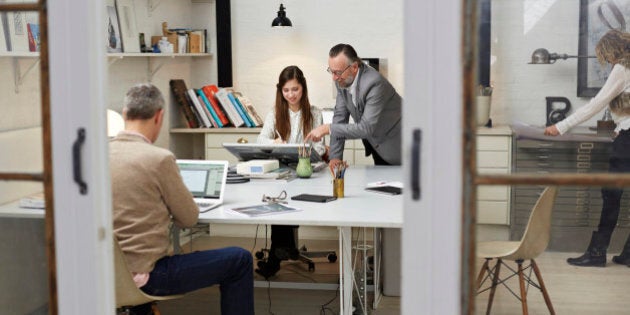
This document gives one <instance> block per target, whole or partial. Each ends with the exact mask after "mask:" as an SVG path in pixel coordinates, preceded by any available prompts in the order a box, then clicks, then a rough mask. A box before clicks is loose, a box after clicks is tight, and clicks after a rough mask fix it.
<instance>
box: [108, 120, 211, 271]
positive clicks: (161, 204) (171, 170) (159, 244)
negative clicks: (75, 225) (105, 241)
mask: <svg viewBox="0 0 630 315" xmlns="http://www.w3.org/2000/svg"><path fill="white" fill-rule="evenodd" d="M109 152H110V161H109V163H110V172H111V180H112V204H113V211H114V213H113V218H114V234H115V235H116V237H117V239H118V242H119V243H120V246H121V248H122V250H123V252H124V254H125V258H126V260H127V264H128V266H129V269H130V270H131V271H132V272H136V273H148V272H150V271H151V270H153V267H154V265H155V262H156V261H157V260H158V259H160V258H162V257H164V256H166V255H167V252H168V246H169V234H168V232H169V231H168V229H169V224H170V222H171V220H173V222H174V223H175V224H176V225H177V226H180V227H189V226H192V225H194V224H195V223H196V222H197V218H198V215H199V209H198V208H197V205H196V204H195V203H194V201H193V197H192V194H191V193H190V192H189V191H188V189H187V188H186V186H185V185H184V183H183V181H182V178H181V175H180V174H179V169H178V167H177V164H176V163H175V156H174V155H173V154H172V153H171V152H170V151H168V150H165V149H162V148H159V147H156V146H154V145H152V144H150V143H147V142H146V140H145V139H144V138H143V137H141V136H140V135H134V134H129V133H125V132H122V133H120V134H119V135H118V136H116V138H114V139H112V140H111V141H110V144H109Z"/></svg>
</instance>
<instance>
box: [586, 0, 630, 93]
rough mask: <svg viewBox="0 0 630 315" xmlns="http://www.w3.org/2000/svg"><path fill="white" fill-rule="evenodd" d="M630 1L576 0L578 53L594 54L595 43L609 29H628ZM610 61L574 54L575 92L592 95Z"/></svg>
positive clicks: (605, 72)
mask: <svg viewBox="0 0 630 315" xmlns="http://www.w3.org/2000/svg"><path fill="white" fill-rule="evenodd" d="M628 22H630V1H627V0H580V35H579V36H580V37H579V44H578V45H579V47H578V52H579V56H595V45H597V42H598V41H599V39H600V38H601V37H602V36H603V35H604V34H605V33H606V32H607V31H608V30H610V29H620V30H622V31H625V32H628V31H630V28H629V26H628ZM610 70H611V66H610V65H601V64H600V63H599V61H598V60H597V59H596V58H578V89H577V90H578V96H579V97H593V96H595V95H596V94H597V92H599V90H600V89H601V87H602V86H603V85H604V82H606V78H608V74H610Z"/></svg>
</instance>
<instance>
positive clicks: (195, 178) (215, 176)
mask: <svg viewBox="0 0 630 315" xmlns="http://www.w3.org/2000/svg"><path fill="white" fill-rule="evenodd" d="M177 166H179V173H180V174H181V175H182V178H183V179H184V184H185V185H186V187H187V188H188V190H189V191H190V192H191V193H192V195H193V197H194V200H195V203H196V204H197V206H198V207H199V211H200V212H206V211H209V210H212V209H214V208H216V207H218V206H220V205H221V204H223V196H224V194H225V183H226V179H227V173H228V162H227V161H212V160H177Z"/></svg>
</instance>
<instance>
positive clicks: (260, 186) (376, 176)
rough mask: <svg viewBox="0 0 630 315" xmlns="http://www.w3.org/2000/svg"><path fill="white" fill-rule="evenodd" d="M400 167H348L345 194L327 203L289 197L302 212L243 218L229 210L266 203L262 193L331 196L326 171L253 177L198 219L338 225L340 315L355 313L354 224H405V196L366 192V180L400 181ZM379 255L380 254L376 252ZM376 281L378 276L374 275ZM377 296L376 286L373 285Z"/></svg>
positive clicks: (234, 187)
mask: <svg viewBox="0 0 630 315" xmlns="http://www.w3.org/2000/svg"><path fill="white" fill-rule="evenodd" d="M401 178H402V174H401V167H399V166H353V167H350V168H348V169H347V170H346V175H345V179H344V181H345V187H344V188H345V197H344V198H340V199H337V200H336V201H332V202H328V203H314V202H304V201H293V200H289V205H290V206H293V207H296V208H300V209H302V211H299V212H291V213H286V214H279V215H271V216H262V217H244V216H239V215H235V214H233V213H230V212H229V211H227V209H228V208H236V207H243V206H251V205H256V204H261V203H262V201H261V200H262V195H263V194H265V195H267V196H273V197H275V196H277V195H279V194H280V192H281V191H283V190H285V191H286V192H287V195H288V199H289V198H290V197H291V196H295V195H298V194H301V193H310V194H321V195H332V182H331V175H330V173H329V172H328V170H324V171H321V172H318V173H314V174H313V176H312V177H311V178H308V179H299V178H298V179H295V180H292V181H289V182H287V181H252V182H249V183H245V184H231V185H228V186H227V188H226V194H225V198H226V199H225V200H224V205H223V206H222V207H220V208H217V209H215V210H212V211H210V212H206V213H202V214H201V215H200V216H199V222H203V223H221V224H226V223H233V224H281V225H312V226H336V227H338V229H339V268H340V270H339V272H340V274H341V279H340V291H341V294H340V296H341V297H340V299H341V300H340V303H339V304H340V307H341V314H351V313H352V291H353V290H352V287H353V286H352V284H353V281H355V279H353V278H354V273H353V272H352V264H351V263H350V261H348V262H346V261H344V257H345V258H346V260H347V258H348V257H351V255H350V253H351V246H352V244H351V241H352V240H351V228H352V227H375V228H402V220H403V219H402V218H403V210H402V209H403V199H402V196H401V195H398V196H390V195H384V194H378V193H374V192H367V191H365V190H364V188H365V185H366V183H369V182H376V181H400V180H401ZM375 256H376V255H375ZM375 282H376V276H375ZM375 294H380V292H378V287H376V288H375Z"/></svg>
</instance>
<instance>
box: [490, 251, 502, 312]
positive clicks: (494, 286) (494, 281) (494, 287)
mask: <svg viewBox="0 0 630 315" xmlns="http://www.w3.org/2000/svg"><path fill="white" fill-rule="evenodd" d="M501 261H502V260H501V258H499V259H497V263H496V265H495V268H494V275H493V276H492V287H490V295H489V296H488V308H487V309H486V315H490V311H491V310H492V301H493V300H494V292H496V290H497V285H498V282H499V271H501Z"/></svg>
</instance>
